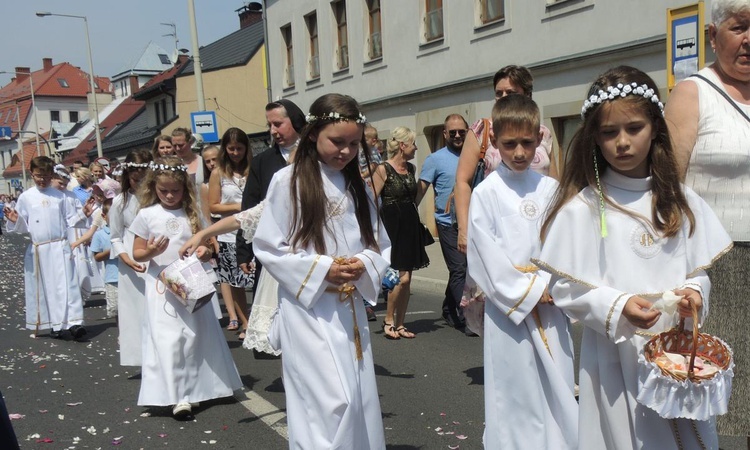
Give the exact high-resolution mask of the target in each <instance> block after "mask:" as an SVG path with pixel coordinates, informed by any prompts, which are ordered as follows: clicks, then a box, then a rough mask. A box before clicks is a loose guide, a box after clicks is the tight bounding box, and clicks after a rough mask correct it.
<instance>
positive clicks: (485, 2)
mask: <svg viewBox="0 0 750 450" xmlns="http://www.w3.org/2000/svg"><path fill="white" fill-rule="evenodd" d="M504 3H505V2H504V0H480V1H479V5H480V7H481V11H480V12H479V20H480V21H481V24H482V25H484V24H488V23H491V22H496V21H498V20H501V19H504V18H505V5H504Z"/></svg>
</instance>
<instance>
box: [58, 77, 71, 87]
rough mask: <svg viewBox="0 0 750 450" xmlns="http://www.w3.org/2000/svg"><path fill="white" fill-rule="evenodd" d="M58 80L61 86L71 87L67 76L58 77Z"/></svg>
mask: <svg viewBox="0 0 750 450" xmlns="http://www.w3.org/2000/svg"><path fill="white" fill-rule="evenodd" d="M57 82H58V83H60V87H64V88H69V87H70V85H69V84H68V80H66V79H65V78H58V79H57Z"/></svg>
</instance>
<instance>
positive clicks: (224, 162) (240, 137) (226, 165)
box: [216, 127, 253, 179]
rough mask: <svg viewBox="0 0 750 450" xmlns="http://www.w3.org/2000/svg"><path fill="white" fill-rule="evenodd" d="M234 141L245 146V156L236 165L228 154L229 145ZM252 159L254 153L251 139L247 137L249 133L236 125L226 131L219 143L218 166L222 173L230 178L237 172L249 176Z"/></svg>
mask: <svg viewBox="0 0 750 450" xmlns="http://www.w3.org/2000/svg"><path fill="white" fill-rule="evenodd" d="M233 142H234V143H237V144H241V145H244V146H245V157H244V158H243V159H242V161H240V163H239V164H237V165H236V166H235V164H234V163H233V162H232V159H231V158H230V157H229V155H228V154H227V147H228V146H229V145H230V144H231V143H233ZM252 159H253V153H252V151H251V150H250V139H248V138H247V133H245V132H244V131H242V130H240V129H239V128H235V127H232V128H230V129H228V130H227V131H225V132H224V135H223V136H222V137H221V143H220V144H219V157H218V160H217V164H216V168H217V169H219V170H220V171H221V172H220V173H221V174H223V175H224V176H226V177H229V178H230V179H231V178H232V174H233V173H235V172H237V173H241V174H242V176H243V177H245V178H247V175H248V174H249V173H250V161H251V160H252Z"/></svg>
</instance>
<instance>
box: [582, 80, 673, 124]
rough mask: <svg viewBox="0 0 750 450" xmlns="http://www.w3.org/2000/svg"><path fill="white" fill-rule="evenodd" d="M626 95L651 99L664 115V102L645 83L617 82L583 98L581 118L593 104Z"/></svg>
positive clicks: (583, 117)
mask: <svg viewBox="0 0 750 450" xmlns="http://www.w3.org/2000/svg"><path fill="white" fill-rule="evenodd" d="M628 95H639V96H641V97H643V98H645V99H647V100H651V102H652V103H656V104H658V105H659V110H660V111H661V115H662V116H664V104H662V102H660V101H659V96H658V95H657V94H656V92H655V91H654V90H653V89H651V88H650V87H648V85H646V84H642V85H640V86H639V85H638V83H635V82H633V83H630V84H625V85H623V84H622V83H618V84H617V86H607V88H606V90H605V89H599V91H598V92H597V93H596V94H592V95H591V96H590V97H589V98H588V99H586V100H584V102H583V107H582V108H581V119H582V120H583V119H585V116H586V111H588V110H589V109H591V108H593V107H594V106H595V105H599V104H601V103H604V102H606V101H609V100H614V99H615V98H618V97H619V98H624V97H627V96H628Z"/></svg>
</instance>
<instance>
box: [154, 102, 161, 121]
mask: <svg viewBox="0 0 750 450" xmlns="http://www.w3.org/2000/svg"><path fill="white" fill-rule="evenodd" d="M154 115H155V116H156V125H157V126H158V125H161V105H160V104H159V102H156V103H154Z"/></svg>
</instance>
